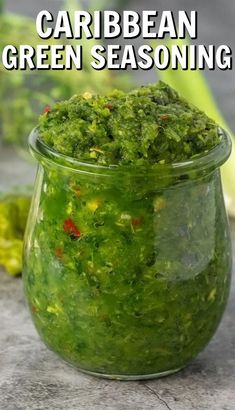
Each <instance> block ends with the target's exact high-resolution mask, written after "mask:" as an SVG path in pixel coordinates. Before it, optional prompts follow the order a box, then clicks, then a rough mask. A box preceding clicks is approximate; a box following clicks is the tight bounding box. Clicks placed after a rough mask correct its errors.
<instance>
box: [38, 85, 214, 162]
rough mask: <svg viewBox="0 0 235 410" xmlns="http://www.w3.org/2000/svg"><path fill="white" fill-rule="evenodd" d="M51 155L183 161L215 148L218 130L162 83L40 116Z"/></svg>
mask: <svg viewBox="0 0 235 410" xmlns="http://www.w3.org/2000/svg"><path fill="white" fill-rule="evenodd" d="M39 125H40V128H39V132H40V136H41V138H42V140H43V141H44V142H45V143H46V144H47V145H48V146H50V147H52V148H53V149H54V150H56V151H58V152H60V153H62V154H65V155H69V156H72V157H75V158H78V159H81V160H85V161H89V162H94V163H98V164H103V165H110V164H118V163H119V164H158V163H160V164H163V163H172V162H179V161H183V160H187V159H190V158H193V157H195V155H198V154H202V153H205V152H207V151H209V150H210V149H212V148H213V147H214V146H216V145H218V144H219V142H220V138H219V135H218V126H217V125H216V124H215V123H214V122H213V121H212V120H210V119H209V118H208V117H207V116H206V115H205V114H204V113H203V112H201V111H199V110H198V109H197V108H195V107H194V106H192V105H190V104H189V103H188V102H187V101H186V100H183V99H181V98H180V97H179V96H178V94H177V93H176V92H175V91H174V90H173V89H172V88H170V87H169V86H167V85H166V84H164V83H159V84H157V85H149V86H146V87H142V88H139V89H137V90H134V91H132V92H130V93H128V94H125V93H124V92H120V91H114V92H112V93H111V94H108V95H106V96H97V95H94V96H93V95H91V94H89V93H86V94H84V95H83V96H74V97H73V98H72V99H71V100H69V101H65V102H61V103H58V104H56V105H55V107H54V108H52V109H51V111H50V112H47V113H45V114H44V115H42V116H41V118H40V121H39Z"/></svg>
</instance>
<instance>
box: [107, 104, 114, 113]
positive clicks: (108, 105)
mask: <svg viewBox="0 0 235 410" xmlns="http://www.w3.org/2000/svg"><path fill="white" fill-rule="evenodd" d="M105 108H108V110H109V111H112V110H113V108H114V107H113V105H112V104H110V103H109V104H106V105H105Z"/></svg>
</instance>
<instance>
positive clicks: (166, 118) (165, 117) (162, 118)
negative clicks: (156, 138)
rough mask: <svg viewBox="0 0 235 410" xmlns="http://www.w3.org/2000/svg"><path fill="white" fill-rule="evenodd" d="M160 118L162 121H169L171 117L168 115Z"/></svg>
mask: <svg viewBox="0 0 235 410" xmlns="http://www.w3.org/2000/svg"><path fill="white" fill-rule="evenodd" d="M160 118H161V120H162V121H166V120H169V118H170V116H169V115H168V114H163V115H161V116H160Z"/></svg>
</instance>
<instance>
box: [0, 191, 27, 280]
mask: <svg viewBox="0 0 235 410" xmlns="http://www.w3.org/2000/svg"><path fill="white" fill-rule="evenodd" d="M30 202H31V198H30V196H29V195H28V196H24V195H23V194H20V195H18V194H8V195H6V196H2V197H1V198H0V265H2V266H4V267H5V269H6V271H7V272H8V273H10V274H11V275H13V276H16V275H19V274H20V273H21V272H22V252H23V236H24V231H25V226H26V221H27V217H28V211H29V206H30Z"/></svg>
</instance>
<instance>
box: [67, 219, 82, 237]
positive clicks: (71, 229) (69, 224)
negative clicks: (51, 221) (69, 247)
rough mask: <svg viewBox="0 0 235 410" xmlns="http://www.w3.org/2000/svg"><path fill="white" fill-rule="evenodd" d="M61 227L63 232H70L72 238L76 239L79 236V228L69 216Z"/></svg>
mask: <svg viewBox="0 0 235 410" xmlns="http://www.w3.org/2000/svg"><path fill="white" fill-rule="evenodd" d="M63 228H64V232H65V233H68V234H70V235H71V237H72V238H73V239H77V238H79V237H80V236H81V232H80V230H79V229H78V228H77V226H76V225H75V223H74V222H73V220H72V219H71V218H69V219H66V220H65V221H64V225H63Z"/></svg>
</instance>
